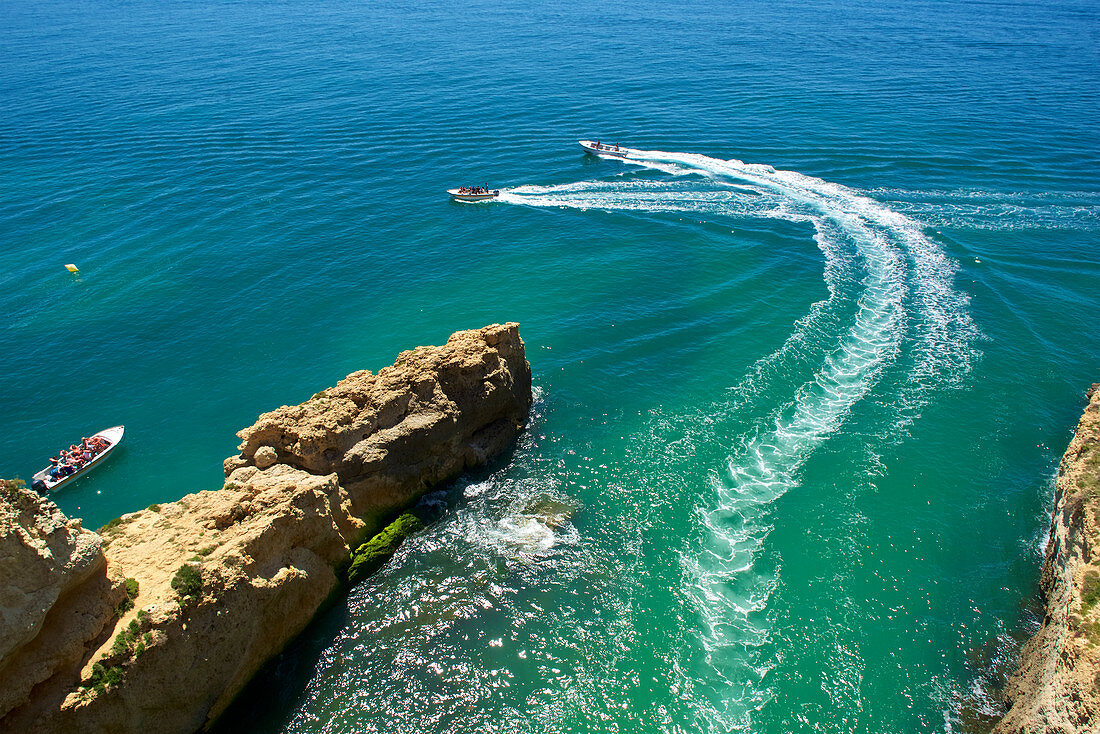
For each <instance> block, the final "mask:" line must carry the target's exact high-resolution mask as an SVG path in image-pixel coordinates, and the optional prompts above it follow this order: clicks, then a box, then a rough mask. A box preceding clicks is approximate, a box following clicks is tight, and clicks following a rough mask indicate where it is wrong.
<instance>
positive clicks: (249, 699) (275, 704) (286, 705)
mask: <svg viewBox="0 0 1100 734" xmlns="http://www.w3.org/2000/svg"><path fill="white" fill-rule="evenodd" d="M521 435H522V434H521ZM515 450H516V443H515V442H513V444H512V446H510V447H509V448H508V449H507V450H506V451H504V452H503V453H502V454H501V456H500V457H498V458H497V459H495V460H494V461H492V462H490V463H489V464H487V465H486V466H483V467H481V468H479V469H476V470H472V471H467V472H465V473H464V474H462V475H461V476H459V477H458V478H456V479H454V480H452V481H451V482H448V483H447V484H445V485H444V486H442V487H440V488H439V491H437V492H433V493H430V495H434V496H438V494H439V492H440V491H441V492H444V493H445V494H446V500H445V505H446V506H445V509H443V510H442V512H439V513H436V514H435V515H434V517H433V518H432V520H431V522H432V524H434V523H437V522H439V520H440V519H442V518H444V517H446V516H447V515H449V514H451V513H453V512H456V511H457V510H460V509H461V507H462V504H463V501H462V491H461V488H462V487H464V486H466V485H467V484H468V483H471V482H481V481H485V480H487V479H488V478H489V477H490V476H491V475H493V474H494V473H496V472H498V471H500V470H501V469H504V468H505V467H507V466H508V464H509V463H510V462H511V461H512V458H513V456H514V454H515ZM398 514H400V512H395V513H394V514H393V516H392V517H390V518H388V520H392V519H394V518H396V517H397V515H398ZM430 527H431V526H430V525H429V526H428V530H430ZM420 532H425V531H423V530H422V531H420ZM416 536H417V534H414V535H412V536H410V538H408V539H407V540H406V542H413V543H415V542H416ZM390 562H392V559H391V561H390ZM377 574H378V572H377V571H376V572H375V573H374V574H372V575H371V576H368V577H367V578H365V579H363V580H362V581H360V582H359V584H372V583H376V580H375V579H376V577H377ZM356 585H358V584H356ZM354 588H355V586H346V585H340V586H338V587H337V589H336V590H335V591H334V592H333V595H332V597H331V598H330V599H329V600H327V601H326V602H325V604H324V605H322V607H321V608H320V609H319V610H318V612H317V614H316V615H315V616H314V618H313V619H312V620H310V622H309V624H307V625H306V628H305V629H304V630H302V632H301V633H300V634H299V635H298V636H297V637H295V638H294V639H293V640H291V641H290V643H289V644H287V646H286V647H285V648H284V649H283V651H282V652H281V653H279V654H278V655H276V656H275V657H274V658H272V659H271V660H269V661H268V662H266V663H265V664H264V665H263V666H261V667H260V669H259V671H257V672H256V675H255V676H253V678H252V680H251V681H249V683H248V684H247V685H246V686H245V687H244V688H243V689H242V690H241V692H240V694H238V696H237V697H236V699H234V701H233V703H231V704H230V705H229V707H228V708H227V709H226V711H225V713H223V714H222V715H221V717H219V718H218V720H217V721H216V722H215V723H214V724H213V726H211V727H210V730H209V731H211V732H213V734H231V733H233V734H236V733H237V732H269V731H270V732H274V731H285V730H286V725H287V723H288V722H289V721H290V720H291V718H292V717H293V716H294V713H295V712H296V711H298V710H300V709H301V704H302V698H303V696H304V695H305V694H306V690H307V688H308V686H309V682H310V681H311V680H312V679H313V677H314V674H315V671H316V669H317V663H318V662H319V661H320V660H321V656H322V655H323V654H324V651H325V650H326V649H327V648H328V647H329V646H331V644H332V642H333V640H335V639H336V638H337V637H338V636H339V634H340V632H341V630H344V629H346V628H347V626H348V624H349V622H350V619H351V610H350V606H349V598H350V594H351V592H352V590H353V589H354Z"/></svg>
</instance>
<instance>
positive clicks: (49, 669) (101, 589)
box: [0, 481, 124, 714]
mask: <svg viewBox="0 0 1100 734" xmlns="http://www.w3.org/2000/svg"><path fill="white" fill-rule="evenodd" d="M122 589H123V584H122V582H121V579H119V578H118V577H115V578H109V577H108V574H107V560H106V558H105V557H104V555H103V548H102V542H101V540H100V537H99V536H98V535H96V534H95V533H92V532H89V531H87V530H84V529H83V528H81V527H80V521H79V520H69V519H68V518H66V517H65V515H63V514H62V512H61V510H59V509H58V508H57V505H55V504H54V503H53V502H51V501H50V500H48V499H46V498H44V497H40V496H38V494H37V493H35V492H33V491H31V490H29V489H26V488H25V487H24V486H22V483H21V482H14V481H11V482H0V682H2V685H0V714H2V713H3V712H6V711H9V710H10V709H12V708H14V707H15V706H19V705H22V704H24V703H26V702H27V699H28V696H29V694H30V692H31V689H32V688H33V687H34V686H36V685H38V684H39V683H42V682H43V681H45V680H47V679H48V678H50V677H51V676H52V675H53V674H54V671H56V670H58V669H61V668H66V667H68V668H72V667H73V666H77V667H79V664H80V662H81V660H82V658H83V657H84V656H85V655H86V654H87V653H88V652H90V650H89V649H88V647H89V646H93V647H94V646H96V645H95V643H94V640H95V639H96V638H97V636H99V635H100V634H101V633H102V632H103V629H104V627H105V625H106V624H107V623H108V622H109V621H112V618H113V617H114V616H115V615H114V611H113V608H114V607H115V605H117V604H119V603H120V601H121V600H122V598H123V596H124V592H123V591H122Z"/></svg>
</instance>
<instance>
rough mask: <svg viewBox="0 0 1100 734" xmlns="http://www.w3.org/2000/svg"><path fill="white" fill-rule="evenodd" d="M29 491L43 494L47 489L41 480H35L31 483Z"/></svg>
mask: <svg viewBox="0 0 1100 734" xmlns="http://www.w3.org/2000/svg"><path fill="white" fill-rule="evenodd" d="M31 489H33V490H34V491H35V492H42V493H43V494H44V493H45V492H46V491H47V490H48V489H49V488H48V487H47V486H46V483H45V482H43V481H42V480H41V479H35V480H34V481H33V482H31Z"/></svg>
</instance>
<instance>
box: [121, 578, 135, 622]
mask: <svg viewBox="0 0 1100 734" xmlns="http://www.w3.org/2000/svg"><path fill="white" fill-rule="evenodd" d="M137 595H138V582H137V579H126V598H124V599H123V600H122V601H120V602H119V603H118V606H116V607H115V614H117V615H118V616H120V617H121V616H122V615H123V614H126V612H128V611H130V610H131V609H133V608H134V599H136V598H137Z"/></svg>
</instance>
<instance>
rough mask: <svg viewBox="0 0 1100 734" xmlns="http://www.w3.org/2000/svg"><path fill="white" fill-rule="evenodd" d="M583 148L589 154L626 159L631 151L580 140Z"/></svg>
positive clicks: (616, 146)
mask: <svg viewBox="0 0 1100 734" xmlns="http://www.w3.org/2000/svg"><path fill="white" fill-rule="evenodd" d="M577 142H578V143H580V144H581V147H582V148H584V149H585V150H586V151H587V152H589V153H594V154H596V155H611V156H615V157H617V158H626V157H627V155H629V154H630V150H629V149H627V148H620V147H619V146H618V145H608V144H607V143H600V142H592V141H591V140H578V141H577Z"/></svg>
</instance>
